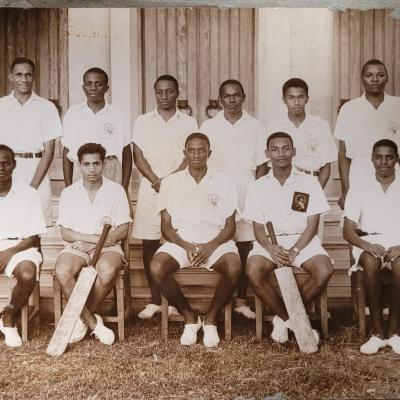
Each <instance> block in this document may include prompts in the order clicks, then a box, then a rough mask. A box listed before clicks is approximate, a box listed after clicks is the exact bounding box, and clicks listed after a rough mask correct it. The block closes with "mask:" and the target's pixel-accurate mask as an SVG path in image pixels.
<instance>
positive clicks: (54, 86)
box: [48, 8, 59, 101]
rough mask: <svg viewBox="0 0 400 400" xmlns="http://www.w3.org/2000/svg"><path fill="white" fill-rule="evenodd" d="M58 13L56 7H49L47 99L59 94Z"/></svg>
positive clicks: (54, 97) (56, 97)
mask: <svg viewBox="0 0 400 400" xmlns="http://www.w3.org/2000/svg"><path fill="white" fill-rule="evenodd" d="M58 14H59V13H58V10H57V9H55V8H50V9H49V54H48V58H49V76H48V80H49V83H50V85H49V99H53V100H57V101H58V96H59V86H58V85H59V80H58V68H59V59H58Z"/></svg>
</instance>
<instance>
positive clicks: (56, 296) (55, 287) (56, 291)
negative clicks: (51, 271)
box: [53, 275, 62, 326]
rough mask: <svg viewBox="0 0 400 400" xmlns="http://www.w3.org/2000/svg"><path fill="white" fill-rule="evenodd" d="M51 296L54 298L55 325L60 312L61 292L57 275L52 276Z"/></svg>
mask: <svg viewBox="0 0 400 400" xmlns="http://www.w3.org/2000/svg"><path fill="white" fill-rule="evenodd" d="M53 298H54V326H57V324H58V321H59V320H60V318H61V313H62V294H61V287H60V283H59V282H58V279H57V277H56V276H55V275H54V276H53Z"/></svg>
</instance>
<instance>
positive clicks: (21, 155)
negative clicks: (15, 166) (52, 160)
mask: <svg viewBox="0 0 400 400" xmlns="http://www.w3.org/2000/svg"><path fill="white" fill-rule="evenodd" d="M42 155H43V152H42V151H40V152H39V153H15V157H16V158H41V157H42Z"/></svg>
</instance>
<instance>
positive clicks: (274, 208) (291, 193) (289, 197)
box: [242, 168, 330, 235]
mask: <svg viewBox="0 0 400 400" xmlns="http://www.w3.org/2000/svg"><path fill="white" fill-rule="evenodd" d="M295 192H299V193H305V194H308V196H309V200H308V206H307V209H306V210H305V212H300V211H295V210H294V209H293V208H292V206H293V203H294V198H295ZM329 209H330V207H329V204H328V201H327V200H326V197H325V195H324V192H323V190H322V188H321V185H320V184H319V182H318V181H317V180H316V179H314V177H312V176H310V175H306V174H304V173H303V172H300V171H297V170H296V169H295V168H292V171H291V174H290V175H289V177H288V178H287V179H286V181H285V183H284V184H283V185H281V184H280V183H279V181H278V180H277V179H276V178H275V176H274V175H273V170H272V169H271V171H270V172H269V173H268V174H267V175H265V176H263V177H261V178H260V179H257V180H256V181H255V182H252V183H251V185H250V187H249V191H248V194H247V199H246V207H245V210H244V213H243V215H242V218H244V219H247V220H249V221H254V222H257V223H259V224H263V225H265V224H266V223H267V222H268V221H271V222H272V224H273V226H274V230H275V233H276V234H277V235H280V234H293V233H303V231H304V230H305V229H306V227H307V217H309V216H312V215H316V214H322V213H325V212H327V211H329Z"/></svg>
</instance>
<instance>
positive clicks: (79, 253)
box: [59, 244, 125, 265]
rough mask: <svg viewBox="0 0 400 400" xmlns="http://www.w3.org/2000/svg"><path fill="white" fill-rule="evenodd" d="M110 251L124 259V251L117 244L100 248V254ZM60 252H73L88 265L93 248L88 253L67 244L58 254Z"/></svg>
mask: <svg viewBox="0 0 400 400" xmlns="http://www.w3.org/2000/svg"><path fill="white" fill-rule="evenodd" d="M110 251H113V252H115V253H118V254H119V255H120V256H121V257H122V260H125V257H124V252H123V250H122V248H121V246H120V245H119V244H116V245H115V246H108V247H103V248H102V249H101V253H100V254H103V253H108V252H110ZM61 254H73V255H75V256H78V257H81V258H83V259H84V260H85V261H86V264H87V265H89V264H90V263H91V258H92V257H93V254H94V250H92V251H91V252H89V253H85V252H83V251H80V250H77V249H73V248H72V247H71V246H70V245H68V246H65V248H64V249H63V250H61V251H60V254H59V256H60V255H61Z"/></svg>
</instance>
